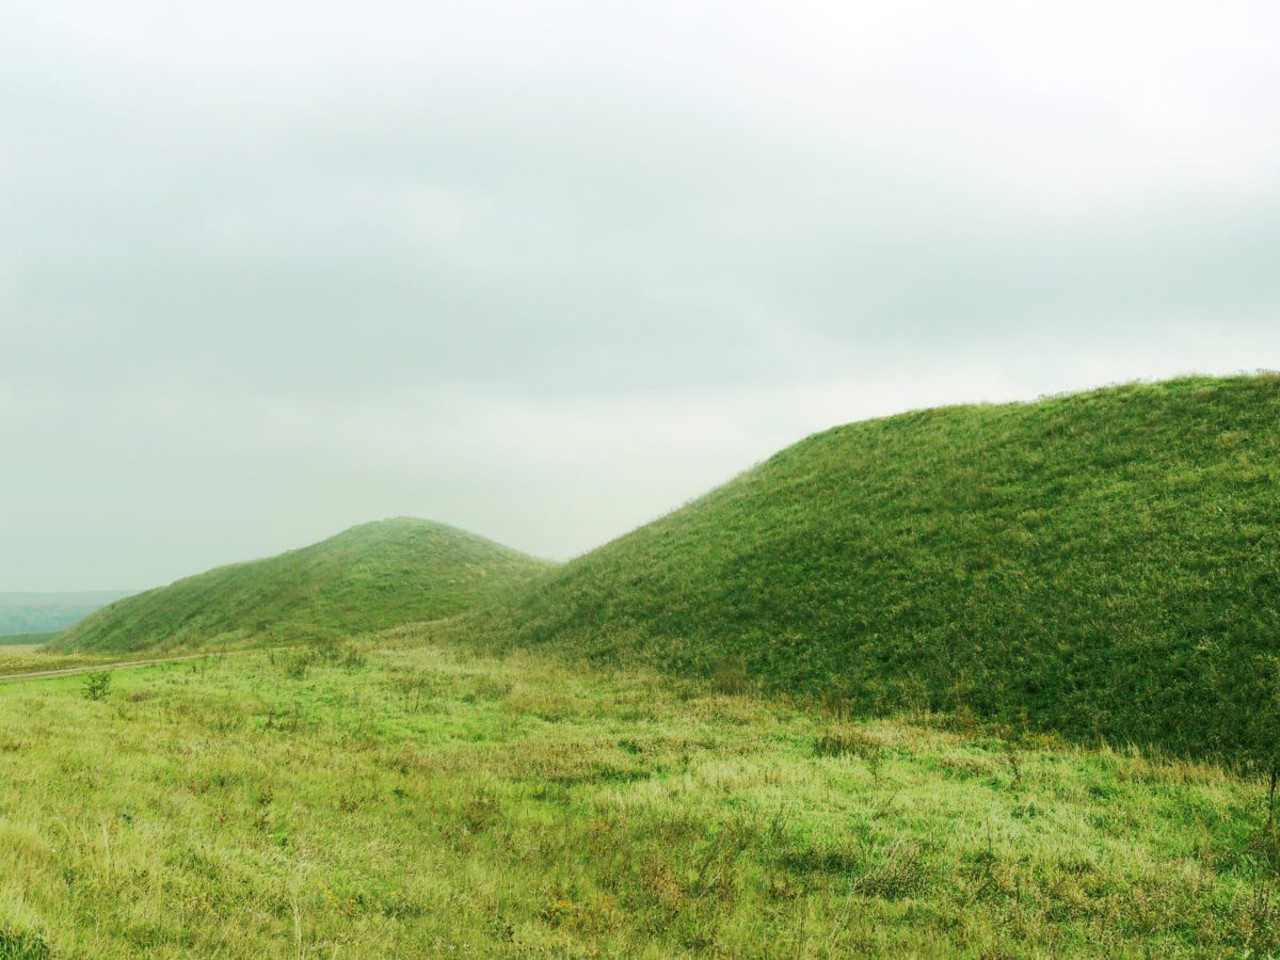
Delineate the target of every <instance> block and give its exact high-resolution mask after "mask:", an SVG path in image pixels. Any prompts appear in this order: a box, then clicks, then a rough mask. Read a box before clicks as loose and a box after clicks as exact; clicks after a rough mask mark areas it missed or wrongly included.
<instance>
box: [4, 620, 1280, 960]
mask: <svg viewBox="0 0 1280 960" xmlns="http://www.w3.org/2000/svg"><path fill="white" fill-rule="evenodd" d="M416 638H417V632H416V631H404V632H403V638H402V639H398V638H397V637H396V636H395V635H390V636H385V637H383V638H380V639H378V640H375V641H364V642H357V643H327V644H315V645H308V646H305V647H300V648H297V649H293V650H256V651H249V652H245V653H240V654H235V655H229V656H218V657H211V658H209V659H207V660H202V661H199V662H194V663H185V664H180V665H173V666H169V667H158V668H147V669H135V670H124V671H118V672H116V673H115V674H113V675H112V683H111V684H110V688H109V691H108V692H107V694H106V696H105V698H104V699H102V700H99V701H93V700H89V699H87V698H86V696H85V695H84V686H85V680H84V678H82V677H70V678H64V679H58V680H51V681H40V682H30V683H26V684H22V685H21V686H16V685H5V686H0V784H3V785H4V787H3V790H2V791H0V956H6V957H10V956H16V957H23V958H46V957H47V958H59V960H73V958H86V960H89V958H92V960H111V958H133V957H141V956H146V957H150V958H158V960H159V958H175V960H176V958H185V957H192V956H198V957H222V958H241V957H243V958H254V960H258V958H286V957H287V958H295V960H296V958H311V957H314V958H331V957H362V958H363V957H379V958H395V957H406V958H408V957H414V958H416V957H449V956H457V957H468V958H471V957H477V958H483V957H495V958H497V957H504V958H506V957H517V958H519V957H524V958H535V957H544V958H628V960H630V958H652V960H658V958H670V957H675V958H685V957H687V958H692V957H706V958H713V957H715V958H719V957H733V958H744V960H745V958H789V960H793V958H806V960H812V958H835V957H882V956H894V957H971V958H1023V957H1025V958H1032V957H1063V956H1071V957H1076V956H1094V957H1135V958H1139V957H1151V956H1159V957H1162V958H1178V957H1209V956H1213V957H1229V956H1234V957H1242V958H1243V957H1252V958H1263V957H1268V956H1275V955H1277V951H1278V950H1280V882H1278V881H1277V862H1278V857H1277V848H1276V844H1275V840H1274V837H1273V836H1270V835H1268V834H1266V833H1265V832H1264V816H1263V805H1264V791H1263V787H1262V784H1260V783H1259V782H1257V781H1250V780H1241V779H1238V778H1236V777H1235V776H1233V775H1231V774H1229V773H1227V772H1224V771H1223V770H1222V769H1220V768H1218V767H1215V766H1212V765H1209V764H1201V763H1192V762H1173V761H1162V760H1159V759H1158V758H1154V757H1151V756H1148V755H1144V754H1143V753H1141V752H1139V751H1136V750H1132V749H1123V750H1119V749H1102V750H1096V751H1090V750H1084V749H1080V748H1076V747H1070V746H1067V745H1063V744H1060V743H1056V742H1054V741H1053V740H1052V739H1051V738H1046V737H1041V738H1037V739H1031V740H1006V739H1004V738H1002V737H1000V736H997V735H995V734H994V733H993V732H991V731H989V730H984V729H981V728H972V729H965V730H962V729H955V724H954V722H953V720H954V718H951V719H947V718H940V717H937V716H933V715H927V714H921V715H918V716H914V717H898V718H891V719H880V720H875V721H868V722H860V723H855V722H850V721H848V720H842V719H839V718H837V717H834V716H831V715H829V714H825V713H823V712H819V711H814V710H805V709H800V708H798V707H795V706H788V705H786V704H785V703H782V702H779V701H770V700H764V699H759V698H755V697H742V696H726V695H718V694H715V693H713V692H712V691H711V690H710V688H709V686H708V685H706V684H695V683H689V682H673V681H671V680H670V678H668V677H664V676H658V675H654V674H650V673H646V672H644V671H640V670H627V671H616V672H592V671H586V672H584V671H573V670H571V669H570V668H569V667H567V666H565V665H564V664H563V663H562V662H560V661H555V660H551V659H543V658H540V657H538V656H534V655H528V654H525V655H517V656H513V657H509V658H507V659H502V660H497V659H486V658H481V657H478V656H474V655H469V654H465V653H463V652H461V651H459V650H457V649H449V648H433V647H425V648H407V647H403V646H402V645H401V644H402V643H407V642H414V641H416Z"/></svg>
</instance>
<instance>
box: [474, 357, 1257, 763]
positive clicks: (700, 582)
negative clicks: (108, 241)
mask: <svg viewBox="0 0 1280 960" xmlns="http://www.w3.org/2000/svg"><path fill="white" fill-rule="evenodd" d="M471 631H472V635H473V636H474V637H475V638H476V639H477V640H478V642H480V643H481V644H482V645H484V646H488V647H490V648H498V649H501V648H509V647H514V646H521V645H531V644H550V645H553V646H555V647H558V648H560V649H562V650H564V651H565V652H566V653H568V654H570V655H572V656H575V657H584V658H588V659H591V660H594V661H598V662H606V663H611V662H639V663H644V664H649V665H653V666H657V667H659V668H661V669H664V670H669V671H676V672H680V673H701V674H707V673H709V672H713V671H716V670H719V671H720V672H721V673H722V674H724V675H726V676H727V677H728V678H729V680H730V681H732V679H733V675H734V673H735V672H737V671H739V670H745V674H746V677H747V678H748V680H749V681H750V682H753V683H757V684H760V685H762V686H764V687H765V688H766V689H771V690H775V691H784V692H787V693H796V694H805V695H816V696H823V697H826V698H829V699H831V700H833V701H835V702H837V703H839V704H841V705H844V706H847V707H848V708H850V709H852V710H854V711H858V712H875V711H881V710H888V709H895V708H899V707H903V706H908V707H919V708H928V709H944V710H957V711H972V712H974V713H975V714H977V715H979V716H984V717H1001V718H1007V719H1011V720H1015V721H1018V722H1025V723H1027V724H1030V725H1032V726H1036V727H1040V728H1043V729H1049V730H1056V731H1061V732H1064V733H1068V734H1070V735H1073V736H1077V737H1084V738H1089V737H1093V736H1105V737H1108V738H1113V739H1117V740H1133V741H1138V742H1143V743H1153V744H1161V745H1164V746H1166V747H1168V748H1171V749H1174V750H1178V751H1194V752H1197V753H1204V752H1215V753H1220V754H1231V755H1239V754H1241V753H1243V754H1245V755H1251V756H1256V755H1257V754H1258V752H1259V751H1263V752H1265V751H1266V750H1271V749H1273V748H1272V747H1271V746H1270V744H1272V743H1274V737H1273V732H1272V725H1273V724H1274V720H1273V719H1272V717H1274V716H1275V715H1276V711H1275V710H1274V709H1271V710H1270V713H1268V712H1267V711H1266V710H1260V709H1259V708H1258V705H1259V704H1265V703H1267V702H1268V701H1269V698H1270V701H1269V702H1271V703H1272V706H1273V707H1274V705H1275V704H1276V703H1278V702H1280V701H1277V700H1275V699H1274V698H1275V695H1276V683H1275V681H1276V677H1277V675H1278V674H1277V667H1276V663H1277V661H1276V660H1275V659H1274V658H1275V657H1276V655H1277V654H1280V378H1277V377H1275V376H1270V375H1263V376H1257V377H1236V378H1230V379H1205V378H1188V379H1182V380H1177V381H1171V382H1167V383H1160V384H1154V385H1132V386H1121V387H1114V388H1108V389H1103V390H1098V391H1095V392H1091V393H1085V394H1079V395H1074V396H1064V397H1055V398H1051V399H1046V400H1043V401H1040V402H1037V403H1031V404H1012V405H1002V406H965V407H952V408H944V409H936V410H927V411H921V412H914V413H907V414H903V415H901V416H895V417H890V418H887V419H881V420H874V421H868V422H862V423H854V424H850V425H848V426H843V427H838V428H836V429H833V430H829V431H827V432H824V433H820V434H817V435H815V436H812V437H809V438H808V439H806V440H804V441H802V442H800V443H798V444H796V445H795V446H793V447H790V448H789V449H786V450H784V451H782V452H781V453H779V454H777V455H776V456H774V457H773V458H771V459H770V460H769V461H767V462H766V463H764V464H762V465H760V466H759V467H757V468H756V469H753V470H751V471H750V472H748V473H745V474H743V475H742V476H740V477H738V478H737V479H735V480H733V481H732V482H730V483H728V484H726V485H725V486H723V487H721V488H719V489H717V490H715V491H714V492H712V493H710V494H709V495H707V496H706V497H704V498H702V499H701V500H698V501H696V502H694V503H692V504H690V505H688V506H686V507H684V508H683V509H681V510H678V511H676V512H674V513H672V514H670V515H668V516H666V517H664V518H662V519H660V520H658V521H656V522H654V523H651V524H649V525H647V526H645V527H643V528H641V529H639V530H636V531H634V532H633V533H630V534H628V535H626V536H624V537H622V538H620V539H618V540H616V541H614V542H612V543H610V544H607V545H606V546H604V547H601V548H600V549H598V550H596V551H594V552H592V553H589V554H587V555H585V556H583V557H581V558H579V559H577V560H576V561H573V562H571V563H569V564H567V565H565V566H564V567H562V568H561V569H559V570H558V571H556V572H554V573H552V574H551V575H549V576H548V577H546V578H543V579H542V580H541V581H539V582H538V584H537V585H536V586H535V587H534V588H532V589H530V590H528V591H526V592H525V593H523V594H521V595H520V596H519V598H518V599H517V600H516V601H514V602H510V603H507V604H506V605H504V606H503V607H502V608H500V609H497V610H494V611H490V612H488V613H486V615H485V616H483V617H479V618H476V622H475V623H474V624H473V625H472V627H471Z"/></svg>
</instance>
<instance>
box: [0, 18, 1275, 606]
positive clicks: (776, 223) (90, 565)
mask: <svg viewBox="0 0 1280 960" xmlns="http://www.w3.org/2000/svg"><path fill="white" fill-rule="evenodd" d="M1277 37H1280V5H1277V4H1275V3H1274V2H1270V0H1259V2H1238V0H1217V2H1214V3H1212V4H1211V3H1208V2H1198V3H1179V2H1176V0H1159V2H1154V0H1153V2H1125V0H1108V2H1105V3H1103V2H1092V0H1083V2H1082V0H1074V2H1072V3H1069V4H1067V3H1060V4H1039V3H1027V2H1024V0H1008V2H962V3H956V2H942V0H928V2H926V0H919V2H913V0H906V2H904V0H895V2H893V3H883V2H878V3H869V2H868V3H863V2H830V3H813V2H805V0H799V2H797V0H787V2H785V3H784V2H777V3H772V2H768V3H761V2H750V0H732V2H730V0H724V2H698V0H680V2H670V3H668V2H663V0H649V2H646V3H635V2H626V3H611V2H602V0H590V2H581V3H573V2H555V0H545V2H543V0H530V2H517V0H497V2H491V0H468V2H467V3H465V4H464V3H447V4H446V3H430V2H427V3H424V2H421V0H417V2H403V3H399V2H391V0H361V2H359V3H356V2H344V3H335V2H328V0H307V2H301V0H299V2H293V0H252V2H250V0H219V2H218V3H198V4H197V3H193V2H187V0H152V2H117V0H86V2H68V0H38V2H37V0H31V2H26V0H12V2H8V3H5V4H4V5H3V8H2V9H0V590H61V589H89V588H116V587H120V588H141V587H146V586H151V585H156V584H160V583H164V582H168V581H170V580H172V579H174V578H176V577H179V576H183V575H186V574H190V573H195V572H198V571H200V570H203V569H205V568H207V567H209V566H212V565H215V564H218V563H224V562H228V561H232V560H238V559H247V558H251V557H255V556H261V555H265V554H270V553H274V552H278V551H280V550H283V549H287V548H290V547H294V546H301V545H303V544H305V543H308V542H311V541H314V540H318V539H321V538H323V537H325V536H328V535H331V534H333V533H336V532H337V531H339V530H341V529H343V528H344V527H346V526H349V525H351V524H355V523H359V522H363V521H366V520H371V519H377V518H381V517H386V516H394V515H402V514H405V515H413V516H421V517H427V518H431V519H437V520H442V521H445V522H448V523H452V524H455V525H457V526H461V527H465V528H468V529H471V530H474V531H476V532H479V533H482V534H484V535H486V536H489V537H492V538H494V539H496V540H500V541H502V542H504V543H508V544H510V545H512V546H515V547H518V548H520V549H523V550H526V551H529V552H532V553H536V554H541V555H543V556H549V557H555V558H566V557H568V556H571V555H573V554H575V553H579V552H582V551H585V550H587V549H590V548H592V547H594V546H597V545H599V544H600V543H602V542H604V541H606V540H609V539H611V538H612V537H614V536H617V535H619V534H621V533H624V532H625V531H627V530H628V529H630V528H631V527H633V526H635V525H637V524H639V523H642V522H644V521H646V520H649V519H652V518H653V517H655V516H657V515H660V514H662V513H665V512H666V511H667V510H669V509H671V508H673V507H676V506H678V505H679V504H681V503H682V502H684V501H686V500H688V499H690V498H692V497H694V496H697V495H698V494H700V493H703V492H705V491H706V490H707V489H709V488H711V487H713V486H715V485H716V484H718V483H720V482H723V481H724V480H727V479H728V478H730V477H731V476H733V475H734V474H736V473H738V472H740V471H741V470H743V469H746V468H748V467H750V466H751V465H752V464H753V463H755V462H757V461H759V460H761V459H763V458H764V457H766V456H768V455H769V454H771V453H773V452H774V451H775V450H777V449H779V448H781V447H784V446H786V445H788V444H790V443H793V442H795V441H796V440H799V439H800V438H802V437H803V436H805V435H806V434H808V433H811V432H813V431H815V430H819V429H823V428H825V427H828V426H831V425H834V424H837V423H844V422H848V421H851V420H857V419H862V418H865V417H869V416H875V415H880V414H886V413H893V412H898V411H901V410H904V409H910V408H915V407H922V406H931V405H935V404H938V403H949V402H962V401H982V400H1005V399H1031V398H1034V397H1036V396H1038V395H1040V394H1044V393H1053V392H1060V391H1063V390H1069V389H1078V388H1086V387H1090V386H1096V385H1101V384H1104V383H1109V382H1115V381H1124V380H1133V379H1138V378H1142V379H1153V378H1163V377H1168V376H1172V375H1176V374H1180V373H1187V372H1193V371H1202V372H1209V373H1230V372H1235V371H1239V370H1249V371H1252V370H1254V369H1257V368H1271V367H1275V366H1277V365H1280V57H1277V55H1276V41H1277Z"/></svg>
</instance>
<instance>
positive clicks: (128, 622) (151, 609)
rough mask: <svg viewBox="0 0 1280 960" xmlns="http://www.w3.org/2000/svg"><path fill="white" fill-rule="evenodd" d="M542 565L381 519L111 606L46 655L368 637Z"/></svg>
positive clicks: (456, 536) (450, 534)
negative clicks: (249, 641)
mask: <svg viewBox="0 0 1280 960" xmlns="http://www.w3.org/2000/svg"><path fill="white" fill-rule="evenodd" d="M549 566H550V564H549V563H548V562H546V561H543V560H537V559H535V558H533V557H529V556H526V555H524V554H522V553H518V552H516V551H515V550H511V549H509V548H507V547H503V546H501V545H499V544H496V543H494V542H492V541H490V540H486V539H484V538H483V537H478V536H476V535H474V534H470V533H466V532H464V531H462V530H458V529H455V528H454V527H449V526H446V525H444V524H439V523H430V522H428V521H425V520H413V519H407V518H400V519H396V520H384V521H380V522H377V523H369V524H364V525H362V526H358V527H353V528H351V529H350V530H347V531H345V532H343V533H340V534H338V535H337V536H335V537H332V538H330V539H328V540H325V541H323V542H322V543H317V544H314V545H312V546H309V547H304V548H302V549H300V550H292V551H290V552H288V553H283V554H281V555H279V556H277V557H271V558H269V559H266V560H257V561H253V562H250V563H240V564H233V565H231V566H227V567H220V568H218V569H216V570H210V571H209V572H207V573H203V574H200V575H199V576H195V577H189V578H187V579H185V580H179V581H178V582H176V583H174V584H171V585H169V586H167V587H161V588H159V589H156V590H150V591H147V592H146V593H141V594H138V595H136V596H133V597H129V598H127V599H124V600H120V601H118V602H116V603H113V604H111V605H110V606H109V607H106V608H105V609H103V610H100V611H98V612H97V613H95V614H93V615H91V616H89V617H88V618H87V619H85V620H83V621H81V622H80V623H78V624H76V625H75V626H73V627H72V628H71V629H69V630H67V631H66V632H65V633H63V634H62V635H61V636H60V637H58V639H57V640H56V641H54V643H52V644H51V645H50V647H51V648H52V649H57V650H82V651H89V650H92V651H108V650H117V651H131V650H140V649H148V648H165V649H167V648H171V647H175V646H184V645H194V644H203V643H227V642H233V641H237V640H244V639H249V638H254V639H258V638H261V639H271V640H288V639H296V638H304V637H305V638H316V637H328V636H336V635H341V634H348V633H353V632H359V631H366V630H377V629H381V628H384V627H389V626H393V625H396V624H400V623H408V622H412V621H418V620H431V619H435V618H437V617H445V616H451V615H453V614H456V613H459V612H461V611H463V610H467V609H469V608H471V607H473V606H475V605H477V604H479V603H483V602H485V601H488V600H491V599H493V598H494V597H496V596H497V595H499V594H501V593H502V592H503V591H506V590H510V589H512V588H513V587H515V586H517V585H519V584H521V583H523V582H524V581H525V580H527V579H528V578H530V577H532V576H534V575H535V574H537V573H539V572H541V571H543V570H544V569H546V568H547V567H549Z"/></svg>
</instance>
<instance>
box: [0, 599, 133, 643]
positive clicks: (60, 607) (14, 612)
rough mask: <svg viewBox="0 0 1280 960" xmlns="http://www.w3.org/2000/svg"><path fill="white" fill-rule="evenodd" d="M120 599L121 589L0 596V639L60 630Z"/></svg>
mask: <svg viewBox="0 0 1280 960" xmlns="http://www.w3.org/2000/svg"><path fill="white" fill-rule="evenodd" d="M124 596H128V594H127V593H126V592H125V591H123V590H95V591H88V592H79V593H0V637H7V636H11V635H13V634H20V633H48V632H51V631H58V630H63V629H65V628H67V627H69V626H71V625H72V624H73V623H75V622H76V621H77V620H82V619H83V618H85V617H87V616H88V615H89V614H91V613H93V611H95V610H99V609H101V608H102V607H105V606H106V605H107V604H109V603H111V602H112V601H114V600H119V599H120V598H121V597H124Z"/></svg>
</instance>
